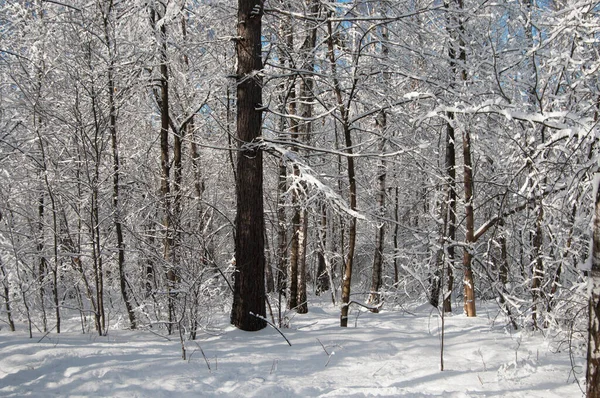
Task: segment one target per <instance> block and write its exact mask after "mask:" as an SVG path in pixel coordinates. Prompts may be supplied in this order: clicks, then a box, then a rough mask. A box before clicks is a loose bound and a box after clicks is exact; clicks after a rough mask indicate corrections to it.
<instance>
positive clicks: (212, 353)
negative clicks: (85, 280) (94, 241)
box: [0, 303, 584, 398]
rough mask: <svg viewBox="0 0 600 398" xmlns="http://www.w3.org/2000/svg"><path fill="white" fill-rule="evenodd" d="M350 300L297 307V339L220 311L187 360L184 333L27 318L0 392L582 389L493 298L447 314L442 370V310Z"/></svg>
mask: <svg viewBox="0 0 600 398" xmlns="http://www.w3.org/2000/svg"><path fill="white" fill-rule="evenodd" d="M353 311H354V312H353V313H352V314H351V318H350V321H349V325H350V327H348V328H345V329H343V328H340V327H338V322H339V311H338V308H337V307H334V306H333V305H331V304H328V303H320V304H318V305H316V306H315V305H313V306H311V308H310V312H309V313H308V314H306V315H294V316H293V317H292V319H291V328H289V329H282V332H283V333H284V334H285V335H286V337H287V338H288V339H289V340H290V341H291V344H292V346H291V347H290V346H288V344H287V343H286V342H285V340H284V339H283V338H282V337H281V336H280V335H279V334H278V333H277V331H276V330H274V329H273V328H271V327H268V328H267V329H264V330H262V331H259V332H253V333H249V332H242V331H240V330H237V329H235V328H233V327H231V326H229V325H228V324H227V314H221V316H220V318H221V319H222V324H221V325H220V326H219V328H218V329H219V330H218V332H217V333H199V335H198V338H197V340H196V341H186V343H185V344H186V348H187V355H188V360H186V361H184V360H182V358H181V345H180V342H179V339H178V336H177V335H174V336H169V339H171V340H168V339H166V338H164V337H161V336H159V335H157V334H155V333H151V332H149V331H124V330H113V329H111V330H110V332H109V334H108V335H107V336H103V337H99V336H97V335H94V334H93V333H90V334H82V333H81V331H80V329H79V330H78V326H77V322H76V321H77V319H75V318H74V319H73V320H72V321H71V322H70V330H67V332H65V333H61V334H60V335H57V334H55V333H52V334H49V335H47V336H46V337H44V338H42V337H43V336H44V335H43V334H41V333H36V334H35V335H34V338H33V339H29V338H28V335H27V334H26V332H25V331H24V325H21V331H17V332H15V333H11V332H9V331H8V329H7V328H6V327H3V328H2V330H1V331H0V352H1V353H2V354H1V355H0V396H3V397H24V396H32V397H33V396H35V397H52V396H61V397H65V396H69V397H78V396H79V397H107V396H111V397H170V396H177V397H198V396H203V397H212V396H224V397H227V396H235V397H314V396H322V397H340V396H344V397H363V396H389V397H392V396H394V397H398V396H406V397H433V396H437V397H544V398H551V397H561V398H567V397H579V396H581V391H580V389H579V387H578V385H577V384H576V383H575V382H574V379H573V377H572V371H571V363H570V359H569V355H568V353H567V352H566V350H564V351H562V352H558V353H555V352H554V350H553V349H551V347H553V345H552V344H551V342H550V341H548V340H544V339H543V338H542V337H541V336H540V335H538V334H534V333H530V332H525V333H509V332H508V331H507V330H505V329H504V325H503V324H501V319H500V317H498V318H496V316H497V315H498V309H497V307H492V306H487V307H486V306H483V307H480V308H479V313H480V316H479V317H477V318H467V317H466V316H464V315H449V316H446V317H445V325H446V329H445V330H446V332H445V336H446V338H445V362H444V368H445V370H444V371H443V372H442V371H440V370H439V369H440V331H441V329H440V328H441V320H440V319H439V314H438V313H437V311H432V309H431V307H429V306H425V305H424V306H420V307H416V308H414V309H411V311H410V312H409V311H402V310H396V311H390V310H387V311H386V310H385V309H384V310H382V311H381V312H380V313H379V314H372V313H369V312H360V313H359V312H357V310H356V309H355V308H353ZM203 354H204V355H203ZM575 361H576V363H577V364H579V365H580V366H581V365H582V364H583V363H584V362H583V358H581V357H576V358H575ZM209 366H210V369H209ZM578 369H579V370H580V371H581V369H582V367H579V368H578ZM579 377H583V376H582V375H581V374H580V375H579Z"/></svg>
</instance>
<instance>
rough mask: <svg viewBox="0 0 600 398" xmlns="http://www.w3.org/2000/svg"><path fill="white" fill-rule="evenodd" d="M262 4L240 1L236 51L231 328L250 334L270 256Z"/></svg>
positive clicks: (256, 326)
mask: <svg viewBox="0 0 600 398" xmlns="http://www.w3.org/2000/svg"><path fill="white" fill-rule="evenodd" d="M262 15H263V8H262V2H261V1H260V0H238V23H237V33H238V35H237V36H238V37H237V40H236V52H237V60H238V70H237V136H238V139H239V142H240V147H239V151H238V156H237V173H236V175H237V178H236V202H237V216H236V238H235V256H236V272H235V276H234V294H233V306H232V309H231V323H232V324H233V325H234V326H236V327H238V328H239V329H242V330H246V331H255V330H260V329H263V328H265V327H266V325H267V323H266V322H265V320H264V319H265V316H266V308H265V280H264V279H265V269H264V267H265V254H264V214H263V176H262V152H261V151H260V150H259V149H257V148H256V147H255V146H253V143H254V141H255V139H256V138H257V137H259V136H260V134H261V127H262V111H261V110H260V108H261V106H262V78H261V75H260V73H261V70H262V58H261V49H262V46H261V19H262Z"/></svg>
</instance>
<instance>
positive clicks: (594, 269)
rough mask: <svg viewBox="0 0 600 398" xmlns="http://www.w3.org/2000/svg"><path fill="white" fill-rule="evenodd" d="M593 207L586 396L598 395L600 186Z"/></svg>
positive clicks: (593, 397)
mask: <svg viewBox="0 0 600 398" xmlns="http://www.w3.org/2000/svg"><path fill="white" fill-rule="evenodd" d="M599 185H600V184H599ZM594 209H595V211H594V224H593V231H592V236H593V238H592V256H591V260H592V264H591V270H590V273H589V282H588V283H589V284H590V290H589V292H590V293H589V295H590V296H589V318H588V350H587V371H586V395H587V397H588V398H598V397H600V186H596V200H595V204H594Z"/></svg>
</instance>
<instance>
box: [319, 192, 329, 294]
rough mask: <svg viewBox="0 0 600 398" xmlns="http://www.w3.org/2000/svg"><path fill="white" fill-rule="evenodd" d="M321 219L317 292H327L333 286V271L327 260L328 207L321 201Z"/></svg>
mask: <svg viewBox="0 0 600 398" xmlns="http://www.w3.org/2000/svg"><path fill="white" fill-rule="evenodd" d="M320 207H321V220H320V222H319V252H318V253H317V289H316V294H317V296H320V295H321V293H323V292H326V291H327V290H329V289H330V288H331V286H330V283H329V281H330V278H331V272H330V269H329V268H330V267H329V266H328V264H327V263H328V261H327V257H326V255H327V207H326V206H325V203H321V205H320Z"/></svg>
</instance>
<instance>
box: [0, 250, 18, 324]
mask: <svg viewBox="0 0 600 398" xmlns="http://www.w3.org/2000/svg"><path fill="white" fill-rule="evenodd" d="M0 272H2V289H3V291H4V309H5V310H6V318H7V322H8V328H9V329H10V331H11V332H14V331H15V322H14V321H13V317H12V309H11V307H10V287H9V286H10V285H9V284H8V274H7V272H6V269H5V268H4V262H2V257H0Z"/></svg>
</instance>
